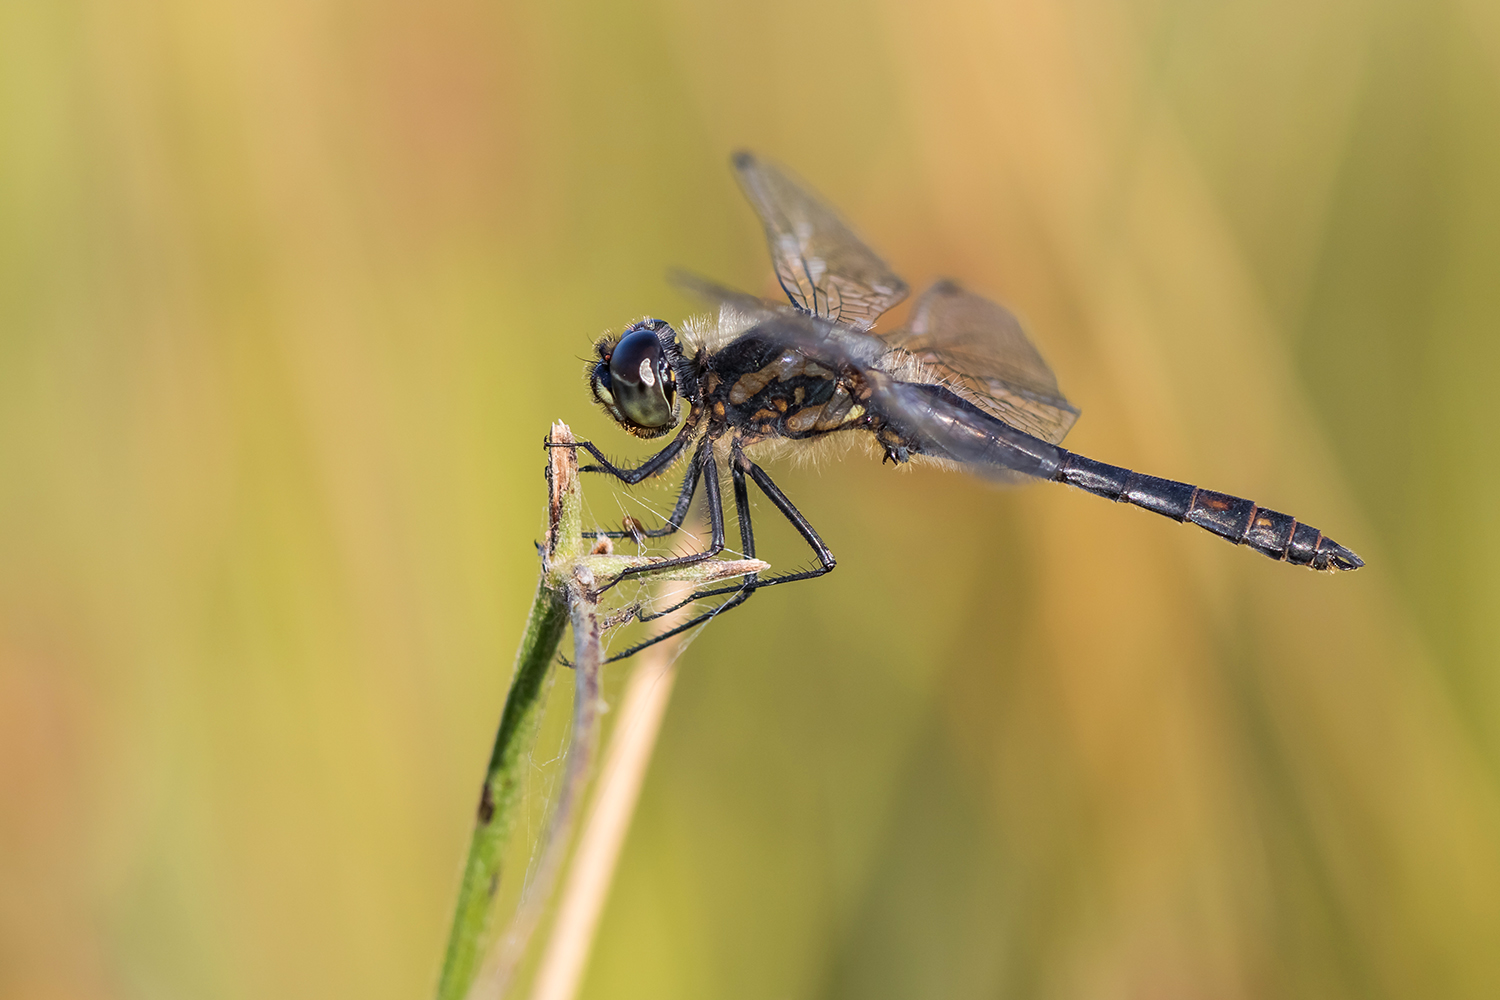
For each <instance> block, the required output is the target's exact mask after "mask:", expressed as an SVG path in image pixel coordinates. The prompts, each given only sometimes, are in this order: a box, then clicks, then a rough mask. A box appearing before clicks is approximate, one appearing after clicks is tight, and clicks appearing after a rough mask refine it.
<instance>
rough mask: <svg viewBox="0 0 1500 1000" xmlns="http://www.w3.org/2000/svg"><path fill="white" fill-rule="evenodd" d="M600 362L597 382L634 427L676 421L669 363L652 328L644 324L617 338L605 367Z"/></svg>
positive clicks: (653, 426)
mask: <svg viewBox="0 0 1500 1000" xmlns="http://www.w3.org/2000/svg"><path fill="white" fill-rule="evenodd" d="M605 367H606V366H605V365H604V364H603V363H602V362H601V363H600V364H599V366H598V368H597V369H596V371H597V375H598V384H599V386H600V388H601V389H603V390H604V392H605V393H607V394H608V395H610V396H611V397H612V398H613V400H614V406H615V409H616V411H617V413H618V415H619V416H620V417H623V418H624V419H625V420H626V421H628V422H629V423H631V424H634V425H635V426H637V427H640V428H644V429H647V430H660V429H663V428H667V427H670V426H672V425H673V424H674V423H676V422H677V411H676V406H675V403H676V394H677V386H676V384H675V382H674V377H673V373H672V368H671V365H669V364H668V363H667V358H666V352H665V351H664V350H663V348H662V343H661V338H660V337H658V336H657V333H656V330H655V329H653V328H650V327H647V326H645V325H642V326H640V327H637V328H636V329H633V330H631V331H630V332H629V333H627V334H625V336H623V337H621V338H620V342H619V343H618V344H616V345H615V346H614V350H613V351H611V352H610V356H609V365H608V371H607V372H606V371H605V370H604V369H605Z"/></svg>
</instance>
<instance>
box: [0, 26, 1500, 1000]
mask: <svg viewBox="0 0 1500 1000" xmlns="http://www.w3.org/2000/svg"><path fill="white" fill-rule="evenodd" d="M1497 123H1500V7H1497V5H1495V4H1494V3H1493V2H1490V0H1314V2H1311V3H1309V2H1307V0H1262V2H1258V3H1254V4H1222V3H1219V4H1213V3H1209V4H1205V3H1192V2H1167V0H1116V2H1107V0H1073V2H1063V3H1056V2H1051V0H997V2H989V3H980V2H973V0H934V2H932V3H929V4H922V5H918V4H913V3H903V2H899V0H871V2H855V0H827V2H823V3H816V4H803V3H794V2H789V0H768V2H765V3H760V4H754V5H748V4H747V5H727V4H698V3H689V2H685V0H663V2H660V3H655V4H631V5H620V4H609V3H588V2H576V0H564V2H560V3H556V4H552V5H546V6H543V5H528V4H504V3H486V2H480V0H434V2H428V3H415V2H409V0H367V2H362V3H355V2H346V0H300V2H299V0H220V2H214V3H205V2H201V0H109V2H99V0H8V2H6V3H4V4H0V996H3V997H5V998H7V1000H8V998H20V1000H74V998H77V1000H83V998H178V997H181V998H221V997H222V998H234V1000H239V998H247V1000H248V998H256V1000H259V998H268V997H275V998H301V997H319V998H324V997H360V998H384V997H391V998H396V997H403V998H404V997H423V996H427V995H430V993H431V990H432V988H433V986H434V984H435V982H436V976H437V969H438V963H439V961H440V958H441V951H442V945H443V942H444V940H445V936H446V934H447V929H448V920H449V916H450V912H451V907H452V903H453V898H454V893H455V891H456V888H457V884H458V874H459V870H460V865H461V863H462V858H463V854H464V851H465V849H466V846H467V838H468V835H469V830H470V825H471V822H472V814H473V806H474V800H475V796H476V794H477V790H478V783H479V779H480V776H481V774H482V773H483V767H484V762H485V760H486V757H487V754H488V749H489V743H490V740H491V737H492V735H493V731H494V726H495V723H496V720H497V718H498V715H499V710H500V703H501V700H502V698H503V696H504V691H505V688H506V685H507V681H508V673H509V670H510V666H511V658H512V656H513V654H514V650H515V647H516V643H517V640H518V638H519V635H520V630H521V627H522V624H523V622H524V618H525V614H526V609H527V605H528V603H529V600H530V596H531V591H532V588H533V586H534V582H535V575H536V571H537V562H536V555H535V550H534V549H533V542H534V540H536V539H537V538H538V537H539V535H540V533H541V528H542V518H543V501H544V496H545V492H544V490H545V488H544V484H543V481H542V475H541V472H542V465H543V461H544V459H543V454H542V449H541V441H542V436H543V435H544V433H545V432H546V429H547V427H548V425H549V424H550V423H551V421H553V420H555V419H564V420H567V421H568V422H570V423H571V424H572V426H573V427H574V429H575V430H576V431H577V432H578V433H579V434H580V435H581V436H584V437H589V438H593V439H596V440H598V441H599V442H600V443H601V444H602V445H603V446H604V447H605V448H606V449H608V450H609V451H611V452H612V453H616V454H619V455H621V456H627V457H628V456H644V455H645V454H647V450H646V447H645V446H643V445H642V444H641V443H640V442H634V441H631V440H628V439H626V438H625V437H624V436H623V435H621V434H620V433H619V432H618V431H617V430H616V429H614V428H613V427H612V426H611V425H610V424H609V423H608V422H607V420H606V419H605V418H604V417H603V416H602V415H601V414H599V413H598V412H596V411H595V410H594V408H593V407H592V405H591V404H590V402H589V400H588V398H587V395H586V391H585V388H584V385H583V383H582V380H581V379H580V377H579V375H580V369H581V364H580V360H579V359H581V358H582V357H584V356H585V355H586V354H587V353H588V351H589V346H590V342H591V340H592V338H593V337H595V336H596V335H597V334H598V333H599V332H600V331H602V330H605V329H608V328H616V329H618V328H619V327H620V326H621V325H623V324H624V323H625V322H627V321H629V320H631V319H633V318H635V317H638V316H640V315H642V314H652V315H658V316H663V317H666V318H670V319H673V320H677V319H680V318H681V317H683V316H684V315H686V314H687V313H689V312H690V311H691V309H692V305H691V303H689V302H688V301H686V300H685V299H683V298H682V297H680V296H679V295H678V294H677V293H676V292H674V291H672V290H671V289H670V288H669V286H668V285H667V283H666V281H665V279H664V273H665V271H666V270H667V269H668V268H669V267H671V266H673V265H686V266H690V267H692V268H694V269H696V270H698V271H701V272H703V273H706V274H709V275H712V276H714V277H716V278H718V279H720V280H724V281H727V282H731V283H734V284H738V285H740V286H742V287H748V288H752V289H763V288H766V287H767V285H766V282H767V279H768V276H769V268H768V265H767V262H766V258H765V251H764V247H763V244H762V238H761V235H760V232H759V229H758V226H757V224H756V222H755V220H754V217H753V216H752V214H751V213H750V210H749V208H748V207H747V206H746V205H745V204H743V203H742V200H741V197H740V195H739V193H738V191H737V190H736V188H735V185H734V183H733V180H732V178H731V175H730V172H729V169H728V166H727V156H728V153H729V151H730V150H732V149H734V148H736V147H738V146H742V145H743V146H748V147H750V148H753V149H756V150H758V151H760V152H762V153H764V154H766V155H767V156H769V157H772V158H774V159H777V160H780V161H782V162H784V163H786V164H788V165H789V166H790V167H791V168H792V169H793V170H795V171H796V172H797V173H799V174H801V175H802V176H803V177H805V178H806V179H807V180H808V181H809V182H810V183H811V184H813V186H815V187H816V188H818V189H819V190H820V191H822V192H823V193H824V195H825V196H827V197H828V198H829V200H830V201H832V202H833V203H834V204H836V205H837V206H839V207H840V209H841V210H842V211H843V212H844V214H845V215H846V216H847V217H848V218H849V219H850V221H851V222H852V223H853V224H854V225H855V226H856V228H858V229H859V230H860V231H861V232H862V233H863V234H864V235H865V236H866V237H867V238H868V239H869V240H870V242H871V243H872V244H873V245H874V246H875V247H876V248H878V249H879V250H881V251H882V252H883V254H884V255H885V256H886V258H887V259H888V260H889V261H890V262H891V263H892V264H893V265H894V266H895V268H896V269H897V270H898V271H899V272H900V273H902V274H903V275H905V276H906V277H907V278H908V279H909V280H910V281H911V282H912V284H913V286H914V287H916V288H917V289H920V288H922V287H924V286H925V285H926V283H927V282H928V281H929V280H931V279H932V278H934V277H936V276H938V275H952V276H955V277H958V278H960V279H962V280H963V281H964V282H965V283H967V284H968V285H970V286H971V287H973V288H975V289H976V290H979V291H983V292H986V293H989V294H992V295H995V296H998V297H1003V298H1004V299H1005V300H1006V301H1008V302H1010V303H1011V304H1013V306H1014V307H1015V308H1016V309H1017V311H1018V312H1019V313H1020V314H1021V315H1022V316H1024V317H1026V319H1027V320H1028V322H1029V324H1030V327H1031V329H1032V331H1033V333H1034V336H1035V339H1036V340H1037V342H1038V344H1039V345H1040V347H1041V350H1042V351H1043V353H1044V354H1045V355H1046V356H1047V358H1048V360H1049V361H1051V362H1052V364H1053V367H1054V368H1055V369H1056V370H1057V372H1058V377H1059V380H1060V382H1061V384H1062V386H1063V387H1064V389H1065V390H1066V391H1067V393H1068V395H1069V396H1070V398H1072V399H1073V400H1074V402H1076V403H1077V404H1078V405H1079V406H1080V407H1081V408H1082V410H1083V417H1082V419H1081V420H1080V422H1079V424H1078V426H1077V428H1076V430H1075V431H1074V433H1073V434H1072V436H1071V437H1070V438H1069V441H1068V444H1069V445H1071V446H1072V447H1074V448H1075V449H1077V450H1079V451H1081V452H1083V453H1085V454H1087V455H1090V456H1093V457H1095V458H1098V459H1101V460H1104V461H1108V462H1113V463H1116V464H1125V465H1131V466H1134V467H1137V468H1140V469H1142V470H1143V471H1147V472H1151V473H1155V474H1159V475H1164V476H1171V477H1174V478H1180V479H1186V480H1189V481H1192V482H1197V483H1202V484H1204V485H1206V486H1209V487H1212V488H1214V489H1219V490H1225V491H1229V492H1233V493H1238V494H1243V495H1245V496H1249V497H1252V498H1254V499H1256V500H1258V501H1260V502H1263V503H1265V504H1266V505H1268V506H1271V507H1274V508H1276V509H1279V510H1285V511H1288V512H1290V513H1292V514H1295V515H1297V516H1298V517H1299V518H1301V519H1304V520H1307V521H1310V522H1311V523H1313V524H1315V525H1318V526H1319V527H1321V528H1323V529H1325V530H1326V531H1327V532H1328V533H1329V534H1331V535H1332V536H1333V537H1335V538H1337V539H1338V540H1339V541H1341V542H1343V543H1345V544H1347V545H1349V546H1350V547H1352V548H1353V549H1354V550H1355V551H1357V552H1359V553H1360V554H1361V555H1362V556H1364V557H1365V558H1366V559H1367V560H1368V562H1369V566H1368V568H1366V569H1365V570H1363V571H1361V572H1359V573H1357V574H1353V575H1343V576H1340V577H1337V578H1333V577H1327V576H1322V575H1318V574H1313V573H1309V572H1306V571H1302V570H1296V569H1292V568H1290V567H1287V566H1279V565H1275V564H1273V563H1271V562H1270V561H1268V560H1265V559H1263V558H1260V557H1258V556H1256V555H1254V554H1253V553H1250V552H1249V551H1247V550H1235V549H1232V548H1231V547H1230V546H1227V545H1224V544H1223V543H1221V542H1219V541H1216V540H1214V539H1213V538H1210V537H1208V536H1206V535H1204V534H1203V533H1202V532H1199V531H1196V530H1189V529H1187V528H1183V527H1180V526H1176V525H1173V524H1171V523H1170V522H1168V521H1166V520H1164V519H1161V518H1156V517H1152V516H1149V515H1147V514H1145V513H1142V512H1140V511H1137V510H1132V509H1129V508H1124V507H1119V506H1115V505H1111V504H1108V503H1106V502H1104V501H1101V500H1099V499H1097V498H1094V497H1090V496H1088V495H1086V494H1083V493H1080V492H1077V491H1072V490H1067V489H1063V488H1061V487H1056V486H1042V485H1038V486H1034V487H1030V488H1027V489H1023V490H1019V491H1010V492H1005V491H998V490H995V489H993V488H990V487H988V486H986V485H984V484H982V483H980V482H978V481H974V480H970V479H968V478H965V477H962V476H958V475H952V474H945V473H942V472H939V471H934V470H923V471H916V472H913V473H911V474H899V473H897V472H893V471H892V470H891V469H890V468H888V467H886V468H882V467H881V466H880V465H879V464H878V463H875V462H872V461H868V460H865V459H864V458H862V457H858V456H853V457H851V458H850V460H848V461H844V462H838V463H832V464H826V465H823V466H820V467H817V468H812V469H807V468H788V467H784V466H776V467H773V468H772V470H771V471H772V473H773V475H776V476H777V478H778V481H779V482H780V483H781V485H782V486H783V487H784V488H785V489H786V491H787V493H788V494H789V495H790V496H791V497H792V498H793V500H794V501H795V502H797V503H798V504H799V505H800V506H801V508H802V509H803V511H804V512H805V513H806V514H807V515H808V517H809V518H810V519H811V520H812V522H813V523H814V524H815V525H817V526H818V527H819V529H820V530H821V532H822V534H823V536H824V538H825V539H826V540H827V541H828V543H829V544H830V545H831V546H832V548H833V549H834V551H835V552H836V553H837V555H838V558H839V570H838V572H836V573H835V574H833V575H832V576H831V577H828V578H826V579H824V580H820V581H817V582H815V583H809V584H805V585H799V586H794V587H785V588H775V589H773V590H770V591H766V592H763V593H762V594H761V595H760V596H758V597H757V598H756V599H755V600H754V601H752V602H751V603H750V604H748V605H747V606H746V607H745V608H744V609H742V610H740V611H737V612H735V613H734V614H733V615H728V616H726V617H725V618H724V619H723V620H722V621H718V622H715V623H714V624H713V625H712V627H710V628H708V629H707V630H705V631H704V632H703V633H702V634H701V635H699V636H698V638H697V640H696V641H695V642H694V643H693V645H692V646H691V647H690V648H689V650H688V651H687V653H686V654H685V655H684V657H683V659H682V661H681V671H682V672H681V677H680V680H679V683H678V687H677V691H676V694H675V696H674V701H673V704H672V706H671V709H670V713H669V716H668V718H667V722H666V728H665V731H664V734H663V738H662V742H661V745H660V746H659V748H658V753H657V758H656V760H655V762H654V766H653V770H652V773H651V775H650V777H649V779H648V781H647V785H646V788H645V792H644V796H643V800H642V803H641V810H640V814H639V816H638V818H637V823H636V826H635V829H634V831H633V833H632V835H631V838H630V840H629V843H628V845H627V847H626V851H625V856H624V858H623V860H622V868H621V871H620V874H619V879H618V881H617V884H616V887H615V892H614V894H613V896H612V898H611V900H610V902H609V905H608V909H607V911H606V914H605V918H604V923H603V925H602V927H601V930H600V937H599V943H598V948H597V951H596V954H595V958H594V961H593V964H592V966H591V969H590V972H589V976H588V979H587V982H586V986H585V991H584V992H585V995H586V996H587V997H589V998H591V1000H603V998H647V997H649V998H652V1000H667V998H677V997H681V998H700V997H728V998H735V997H743V998H747V1000H748V998H763V997H783V998H802V997H806V998H814V997H818V998H821V997H827V998H840V1000H842V998H855V997H858V998H879V997H891V998H897V997H901V998H905V997H943V998H970V997H973V998H980V997H996V998H998V997H1006V998H1010V997H1047V998H1051V997H1058V998H1062V997H1068V998H1072V997H1088V998H1116V997H1118V998H1199V997H1202V998H1230V1000H1233V998H1252V997H1306V998H1314V997H1316V998H1343V997H1373V998H1406V997H1444V998H1446V997H1475V998H1481V997H1486V998H1487V997H1495V996H1500V794H1497V792H1500V785H1497V778H1500V727H1497V721H1500V673H1497V664H1500V572H1497V570H1496V566H1497V565H1500V517H1497V514H1496V510H1497V500H1496V497H1497V495H1500V463H1497V461H1496V459H1497V456H1500V339H1497V337H1496V329H1497V324H1500V127H1497ZM675 478H676V477H675V476H674V477H672V479H674V480H675ZM586 489H587V491H588V496H589V504H590V509H591V512H592V516H593V517H594V518H595V519H596V521H597V522H599V523H602V524H606V525H611V526H612V525H614V524H616V523H618V519H619V516H620V514H621V513H622V512H626V511H628V512H634V513H640V514H644V513H645V512H647V511H650V510H653V509H659V508H661V507H662V506H664V505H665V504H666V503H668V502H669V499H670V495H671V493H670V485H669V484H667V485H662V486H660V487H658V488H656V489H654V490H650V491H640V492H638V493H636V494H635V495H634V496H631V495H627V494H626V493H625V492H624V491H621V490H619V489H617V488H614V487H612V486H611V485H610V484H608V483H607V482H603V481H593V482H589V483H587V484H586ZM760 507H761V509H762V511H763V512H765V513H767V514H769V513H771V512H770V510H769V505H767V504H764V503H762V504H761V505H760ZM760 523H761V524H762V525H763V527H762V529H761V530H762V533H763V535H764V538H765V550H766V552H767V553H768V554H769V555H770V558H771V559H772V561H773V562H776V563H777V564H778V565H781V566H783V567H785V568H791V567H792V566H795V565H797V564H798V563H799V562H800V561H802V560H805V559H806V554H805V550H802V549H800V548H799V547H798V546H797V545H796V544H795V539H794V538H792V537H791V535H790V532H789V531H787V530H785V528H784V526H782V527H780V528H777V527H772V524H773V520H772V519H771V518H769V517H768V518H765V519H763V520H762V521H761V522H760ZM616 674H617V675H616V676H615V677H613V678H612V679H611V690H612V691H617V690H618V684H619V681H620V676H622V675H620V673H619V671H616ZM566 687H567V685H565V684H559V685H558V686H557V691H558V692H562V693H565V692H564V689H565V688H566ZM544 763H545V761H542V760H540V759H539V760H538V763H537V767H538V768H539V772H538V773H541V772H540V768H541V767H542V765H543V764H544Z"/></svg>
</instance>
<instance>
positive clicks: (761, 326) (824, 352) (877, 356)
mask: <svg viewBox="0 0 1500 1000" xmlns="http://www.w3.org/2000/svg"><path fill="white" fill-rule="evenodd" d="M668 279H669V280H670V281H671V282H672V284H674V285H676V286H677V287H678V288H680V289H682V290H683V291H684V292H686V293H688V294H689V295H692V296H693V297H695V298H698V299H701V300H702V301H704V302H707V303H710V304H712V305H717V306H718V307H719V309H720V310H727V311H729V312H731V313H733V314H735V315H737V316H738V317H741V318H743V319H745V320H747V321H749V322H751V323H753V324H755V335H756V336H757V337H762V338H764V339H767V340H774V341H776V342H778V343H781V344H784V345H786V346H787V347H790V348H792V349H793V350H796V351H798V352H800V353H802V354H804V355H806V356H807V357H810V358H815V359H817V360H819V361H824V362H827V363H828V364H830V365H831V366H834V367H837V366H839V365H846V366H849V367H853V368H857V369H859V370H861V371H864V370H872V371H876V372H877V373H883V372H884V371H885V370H886V369H887V368H888V367H889V359H890V355H891V345H890V344H888V343H886V342H885V341H884V340H882V339H880V338H879V337H876V336H875V335H874V334H870V333H866V332H864V331H863V330H859V329H856V328H855V327H851V326H845V325H844V324H842V323H838V322H834V321H831V320H827V319H823V318H822V317H818V316H810V315H808V314H807V313H805V312H800V311H796V310H792V309H788V308H787V307H786V306H784V305H781V304H779V303H775V302H767V301H766V300H765V299H762V298H757V297H756V296H754V295H749V294H747V293H745V292H740V291H736V290H734V289H733V288H726V287H725V286H723V285H721V284H719V283H718V282H716V281H713V280H711V279H709V278H705V277H702V276H701V275H697V274H693V273H691V272H689V271H672V272H671V273H670V274H669V275H668Z"/></svg>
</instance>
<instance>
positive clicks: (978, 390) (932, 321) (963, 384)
mask: <svg viewBox="0 0 1500 1000" xmlns="http://www.w3.org/2000/svg"><path fill="white" fill-rule="evenodd" d="M890 339H891V341H892V342H893V343H895V344H898V345H899V346H901V347H903V348H905V349H906V350H907V351H908V352H910V353H911V355H912V356H913V357H914V358H916V359H917V360H918V361H919V362H921V363H922V365H923V367H924V368H925V369H926V375H927V376H929V377H930V378H931V379H933V380H934V381H937V382H940V383H941V384H943V385H945V386H947V387H948V388H950V389H952V390H953V391H954V392H956V393H958V394H959V395H960V396H962V397H964V398H965V399H967V400H968V401H969V402H971V403H973V404H974V405H975V406H978V407H979V408H981V409H983V410H984V411H985V412H987V413H990V414H993V415H994V416H996V417H999V418H1000V419H1001V420H1003V421H1005V422H1006V423H1007V424H1010V425H1011V426H1012V427H1017V428H1019V429H1021V430H1023V431H1025V432H1026V433H1028V434H1030V435H1032V436H1034V437H1038V438H1041V439H1042V440H1043V441H1046V442H1048V443H1049V444H1057V443H1058V442H1059V441H1061V440H1062V439H1063V438H1064V437H1065V436H1066V435H1067V433H1068V431H1069V429H1070V428H1072V426H1073V422H1074V421H1075V420H1077V419H1078V408H1077V407H1076V406H1074V405H1073V404H1072V403H1069V402H1068V401H1067V399H1066V398H1065V397H1064V396H1063V394H1062V390H1061V389H1059V388H1058V387H1057V377H1056V376H1055V375H1053V374H1052V369H1051V368H1048V367H1047V362H1045V361H1043V360H1042V356H1041V354H1039V353H1038V352H1037V349H1036V347H1035V346H1033V345H1032V343H1031V341H1030V340H1028V339H1027V337H1026V333H1025V331H1024V330H1023V329H1022V328H1021V322H1020V320H1018V319H1016V317H1015V315H1014V314H1013V313H1011V311H1010V310H1009V309H1006V308H1005V307H1004V306H1002V305H1000V304H999V303H996V302H991V301H990V300H989V299H986V298H983V297H981V296H979V295H975V294H974V293H972V292H968V291H965V290H964V289H962V288H960V287H959V286H958V285H957V284H955V283H954V282H952V281H940V282H938V283H937V284H935V285H933V286H932V287H931V288H929V289H928V290H927V291H926V292H924V293H923V294H922V297H921V298H920V299H918V300H917V304H916V306H915V307H914V308H913V309H912V316H911V322H910V324H909V326H908V327H907V328H906V330H905V331H902V332H900V333H897V334H894V335H892V337H891V338H890Z"/></svg>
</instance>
